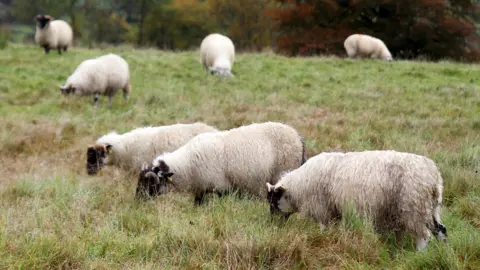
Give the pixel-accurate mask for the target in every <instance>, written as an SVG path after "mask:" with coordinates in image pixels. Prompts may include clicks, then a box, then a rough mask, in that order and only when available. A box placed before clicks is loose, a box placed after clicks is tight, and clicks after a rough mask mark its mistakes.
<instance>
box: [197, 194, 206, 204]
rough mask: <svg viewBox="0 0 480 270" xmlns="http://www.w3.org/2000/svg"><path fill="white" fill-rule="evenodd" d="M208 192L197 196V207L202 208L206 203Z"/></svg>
mask: <svg viewBox="0 0 480 270" xmlns="http://www.w3.org/2000/svg"><path fill="white" fill-rule="evenodd" d="M205 194H206V192H200V193H197V194H196V195H195V206H200V205H202V204H203V203H204V202H205Z"/></svg>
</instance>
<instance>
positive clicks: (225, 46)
mask: <svg viewBox="0 0 480 270" xmlns="http://www.w3.org/2000/svg"><path fill="white" fill-rule="evenodd" d="M234 61H235V46H234V45H233V42H232V40H231V39H230V38H228V37H226V36H224V35H220V34H210V35H208V36H207V37H205V38H204V39H203V41H202V43H201V44H200V62H201V63H202V65H203V66H204V67H205V71H206V72H209V71H210V73H212V74H213V73H216V74H217V75H219V76H229V77H231V76H233V74H232V73H231V70H232V66H233V63H234Z"/></svg>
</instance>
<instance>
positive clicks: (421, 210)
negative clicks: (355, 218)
mask: <svg viewBox="0 0 480 270" xmlns="http://www.w3.org/2000/svg"><path fill="white" fill-rule="evenodd" d="M442 182H443V180H442V177H441V175H440V173H439V171H438V169H437V167H436V165H435V163H434V162H433V161H432V160H430V159H428V158H426V157H424V156H420V155H415V154H411V153H402V152H396V151H391V150H388V151H365V152H350V153H322V154H319V155H317V156H315V157H312V158H310V159H309V160H308V161H307V162H306V163H305V164H304V165H302V166H301V167H300V168H298V169H296V170H293V171H291V172H289V173H287V174H285V175H284V176H283V177H282V179H280V180H279V181H278V183H277V184H275V185H272V184H270V183H267V191H268V200H269V202H270V212H271V213H272V214H274V213H283V214H284V215H285V217H288V216H289V215H290V214H291V213H294V212H302V213H304V214H306V215H307V216H309V217H311V218H313V219H315V220H316V221H317V222H319V225H320V227H321V228H323V227H324V226H325V225H328V224H329V223H330V222H331V221H333V220H335V219H339V218H341V216H342V213H344V211H346V210H347V209H348V207H349V206H350V205H349V204H350V203H354V205H355V210H356V212H357V213H358V214H359V215H361V216H363V217H368V218H371V219H372V221H373V223H374V225H375V228H376V229H378V230H389V231H396V232H397V233H398V235H397V236H400V235H401V233H402V232H404V231H406V232H409V233H411V234H413V235H414V236H415V237H416V247H417V249H419V250H421V249H424V248H425V247H426V246H427V244H428V241H429V238H430V236H431V234H430V233H431V232H432V233H433V234H434V235H435V236H436V237H437V238H438V239H439V240H442V241H446V240H447V230H446V227H445V226H444V225H443V224H442V222H441V220H440V207H441V204H442V191H443V183H442Z"/></svg>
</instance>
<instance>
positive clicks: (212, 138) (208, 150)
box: [136, 122, 305, 205]
mask: <svg viewBox="0 0 480 270" xmlns="http://www.w3.org/2000/svg"><path fill="white" fill-rule="evenodd" d="M303 162H305V147H304V142H303V139H302V137H301V136H300V134H299V133H298V131H296V130H295V129H294V128H292V127H290V126H288V125H285V124H282V123H275V122H266V123H255V124H251V125H247V126H242V127H238V128H234V129H230V130H227V131H220V132H217V133H205V134H200V135H198V136H196V137H195V138H193V139H192V140H191V141H189V142H188V143H186V144H185V145H184V146H182V147H180V148H178V149H177V150H176V151H174V152H171V153H163V154H161V155H159V156H158V157H156V158H155V159H154V160H153V163H152V165H153V168H150V170H151V171H153V172H154V173H156V174H157V177H147V178H146V179H142V178H140V179H139V182H138V186H145V187H148V186H153V185H156V187H157V190H162V187H164V186H166V185H167V184H168V185H169V186H170V185H173V187H174V188H176V189H177V190H179V191H187V192H191V193H193V194H194V195H195V204H196V205H200V204H201V203H202V202H203V201H204V195H205V194H206V193H211V192H215V193H217V194H218V195H219V196H221V195H222V193H224V192H228V191H234V190H235V191H238V192H239V193H247V194H250V195H253V196H257V197H264V198H266V195H267V192H266V191H265V189H264V188H263V187H264V186H263V185H264V183H265V181H267V182H270V183H272V184H274V183H276V182H277V181H278V179H280V176H281V174H282V173H283V172H285V171H288V170H292V169H295V168H298V167H299V166H300V165H301V164H302V163H303ZM149 175H150V176H152V174H149ZM169 179H171V180H172V181H169ZM147 192H148V194H147V195H148V196H144V197H147V198H148V197H150V198H151V197H154V196H156V195H161V194H162V193H161V192H154V193H153V194H152V192H151V191H147V190H145V189H144V190H142V189H139V190H137V194H136V197H139V196H143V195H144V193H147Z"/></svg>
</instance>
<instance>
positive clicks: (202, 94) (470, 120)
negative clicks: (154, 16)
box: [0, 45, 480, 269]
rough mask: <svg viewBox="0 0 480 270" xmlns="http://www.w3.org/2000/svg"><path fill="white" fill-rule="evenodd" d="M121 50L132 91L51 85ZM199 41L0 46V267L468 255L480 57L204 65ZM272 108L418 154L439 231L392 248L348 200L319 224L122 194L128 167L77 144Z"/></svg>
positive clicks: (362, 143) (342, 262)
mask: <svg viewBox="0 0 480 270" xmlns="http://www.w3.org/2000/svg"><path fill="white" fill-rule="evenodd" d="M107 52H116V53H118V54H120V55H122V56H123V57H125V59H126V60H127V61H128V62H129V63H130V67H131V73H132V78H133V82H132V86H133V89H132V93H131V99H130V100H129V101H128V102H125V101H124V100H123V98H122V96H121V93H119V95H117V96H116V97H115V100H114V103H113V105H112V107H111V108H109V107H108V101H107V99H106V98H101V100H100V104H99V105H100V106H99V107H98V108H97V109H94V108H93V107H92V106H91V105H92V103H93V97H88V98H64V97H63V96H61V94H60V90H59V88H58V85H60V84H63V83H64V82H65V80H66V78H67V77H68V76H69V75H70V74H71V73H72V72H73V70H74V69H75V67H76V66H77V65H78V64H79V63H80V62H81V61H83V60H85V59H87V58H91V57H95V56H98V55H101V54H104V53H107ZM198 58H199V56H198V52H185V53H167V52H160V51H156V50H133V49H131V48H127V47H122V48H113V49H109V50H103V51H101V50H85V49H78V48H77V49H73V50H71V51H69V52H68V53H66V54H64V55H62V56H58V55H57V54H56V53H51V54H50V55H44V54H43V51H42V49H41V48H36V47H26V46H20V45H11V46H9V48H8V49H7V50H3V51H0V116H1V117H0V152H1V155H0V164H1V165H2V166H0V187H1V188H0V228H1V230H0V268H2V269H4V268H24V269H31V268H39V269H45V268H56V267H63V268H82V269H85V268H95V269H111V268H124V269H158V268H174V269H198V268H207V269H224V268H234V269H258V268H262V269H273V268H275V269H279V268H280V269H281V268H298V269H300V268H309V269H311V268H324V269H340V268H342V269H359V268H360V269H371V268H373V269H376V268H382V269H384V268H388V269H432V268H434V267H436V268H437V269H479V268H480V231H479V229H480V87H479V83H480V69H479V68H478V66H476V65H463V64H454V63H449V62H440V63H420V62H407V61H396V62H391V63H387V62H380V61H373V60H368V61H354V60H347V59H338V58H303V59H302V58H284V57H280V56H275V55H271V54H243V55H239V56H238V58H237V60H238V61H237V62H236V64H235V66H234V70H233V72H234V73H235V74H236V78H235V79H233V80H222V79H219V78H216V77H210V76H205V73H204V71H203V69H202V68H201V66H200V64H199V60H198ZM267 120H273V121H281V122H284V123H287V124H290V125H292V126H294V127H295V128H297V129H298V130H299V131H300V132H301V133H302V134H303V135H304V136H305V138H306V142H307V148H308V151H307V154H308V157H310V156H312V155H315V154H317V153H319V152H321V151H337V150H342V151H351V150H365V149H395V150H399V151H407V152H415V153H418V154H423V155H427V156H428V157H430V158H432V159H433V160H434V161H435V162H437V164H438V166H439V168H440V170H441V172H442V175H443V176H444V181H445V190H444V205H445V207H444V209H443V213H442V219H443V221H444V223H445V225H446V226H447V229H448V234H449V240H450V244H449V246H443V245H441V244H439V243H438V242H437V241H436V240H435V239H433V240H432V241H431V243H430V245H429V248H428V251H427V252H415V250H414V244H413V241H412V239H411V238H409V237H407V238H406V239H405V240H406V241H404V242H405V243H404V246H403V248H396V246H395V244H394V241H393V239H394V238H393V237H392V236H389V235H386V236H379V235H377V234H375V233H374V232H373V230H372V229H371V226H369V224H368V222H365V221H362V220H361V219H359V218H357V217H355V216H348V217H346V218H345V220H344V221H343V222H342V224H339V225H338V226H337V227H332V228H329V229H327V230H326V231H323V232H320V231H319V230H318V227H317V225H316V224H315V222H313V221H312V220H310V219H307V218H305V217H304V216H302V215H300V214H296V215H293V216H292V217H291V218H290V220H289V221H288V222H282V221H280V220H277V219H271V218H270V215H269V208H268V205H267V203H266V202H264V201H260V200H251V199H247V198H237V197H233V196H228V197H224V198H222V199H218V198H214V197H212V198H210V200H209V201H208V203H207V204H206V205H204V206H201V207H198V208H195V207H194V206H193V197H192V196H190V195H188V194H179V193H176V194H173V193H171V194H169V195H167V196H164V197H161V198H157V199H155V200H153V201H150V202H147V203H136V202H134V198H133V196H134V191H135V187H136V176H132V175H130V176H129V175H126V174H125V173H124V172H122V171H121V170H118V169H114V168H107V169H104V170H103V171H102V172H101V173H100V174H99V175H98V176H94V177H89V176H88V175H87V174H86V169H85V164H86V148H87V145H88V144H90V143H92V142H94V141H95V139H96V138H98V137H99V136H101V135H103V134H104V133H106V132H109V131H111V130H116V131H118V132H125V131H128V130H130V129H133V128H135V127H138V126H142V125H164V124H172V123H176V122H194V121H203V122H206V123H208V124H211V125H215V126H217V127H218V128H220V129H228V128H233V127H237V126H239V125H243V124H249V123H252V122H262V121H267Z"/></svg>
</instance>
